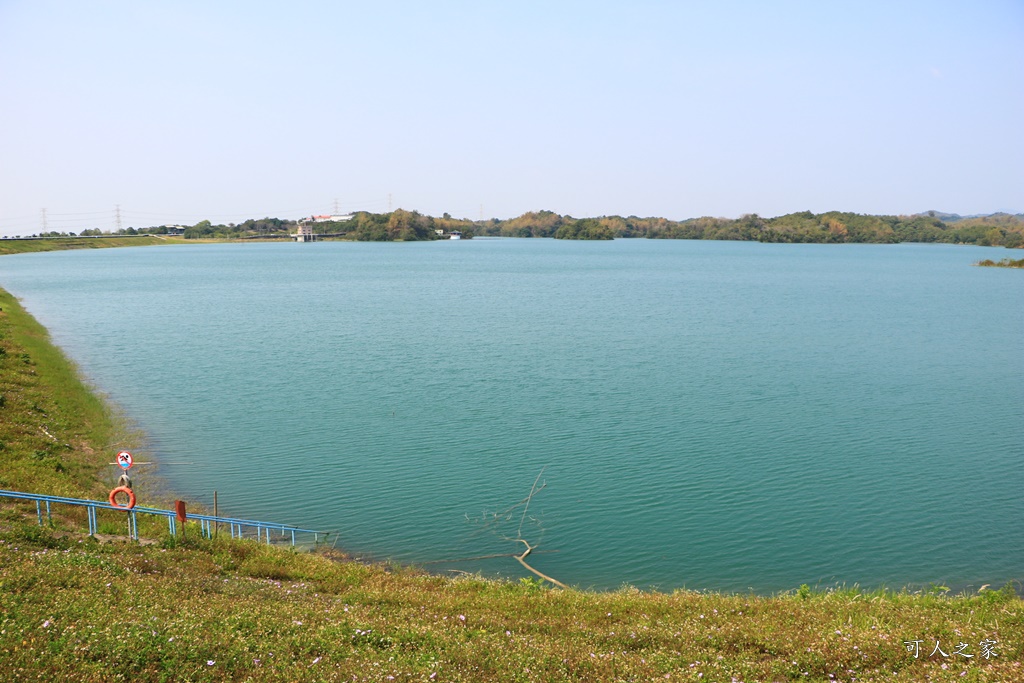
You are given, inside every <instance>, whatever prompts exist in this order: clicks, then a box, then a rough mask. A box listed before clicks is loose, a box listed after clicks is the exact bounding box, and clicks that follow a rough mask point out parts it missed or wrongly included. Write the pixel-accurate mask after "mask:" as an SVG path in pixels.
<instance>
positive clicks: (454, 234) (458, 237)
mask: <svg viewBox="0 0 1024 683" xmlns="http://www.w3.org/2000/svg"><path fill="white" fill-rule="evenodd" d="M448 239H450V240H461V239H462V233H461V232H459V231H458V230H452V234H451V237H449V238H448Z"/></svg>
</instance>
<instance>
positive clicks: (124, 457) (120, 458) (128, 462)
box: [117, 451, 135, 470]
mask: <svg viewBox="0 0 1024 683" xmlns="http://www.w3.org/2000/svg"><path fill="white" fill-rule="evenodd" d="M117 464H118V466H120V467H121V468H123V469H125V470H127V469H128V468H130V467H131V466H132V465H134V464H135V461H134V460H132V454H131V453H129V452H128V451H121V452H120V453H118V454H117Z"/></svg>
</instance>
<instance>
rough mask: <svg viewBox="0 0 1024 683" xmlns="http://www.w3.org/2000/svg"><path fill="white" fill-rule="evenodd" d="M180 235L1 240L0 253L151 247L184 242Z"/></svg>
mask: <svg viewBox="0 0 1024 683" xmlns="http://www.w3.org/2000/svg"><path fill="white" fill-rule="evenodd" d="M184 243H185V240H183V239H181V238H178V237H156V236H153V235H140V236H139V237H53V238H47V239H34V240H0V254H26V253H30V252H35V251H65V250H67V249H106V248H109V247H149V246H154V245H157V244H184Z"/></svg>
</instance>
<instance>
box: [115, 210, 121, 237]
mask: <svg viewBox="0 0 1024 683" xmlns="http://www.w3.org/2000/svg"><path fill="white" fill-rule="evenodd" d="M114 222H115V224H116V225H117V231H118V232H121V205H120V204H118V205H117V207H116V208H115V209H114Z"/></svg>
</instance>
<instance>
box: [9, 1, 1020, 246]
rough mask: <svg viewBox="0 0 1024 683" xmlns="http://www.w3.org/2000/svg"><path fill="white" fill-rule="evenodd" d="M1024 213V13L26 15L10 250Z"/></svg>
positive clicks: (14, 105) (244, 9)
mask: <svg viewBox="0 0 1024 683" xmlns="http://www.w3.org/2000/svg"><path fill="white" fill-rule="evenodd" d="M389 194H390V195H391V196H392V197H393V204H394V207H396V208H397V207H403V208H407V209H418V210H420V211H423V212H426V213H430V214H434V215H440V214H441V213H442V212H445V211H447V212H450V213H452V214H453V215H456V216H460V217H462V216H465V217H471V218H477V217H479V215H480V212H481V205H482V211H483V214H484V216H485V217H492V216H497V217H510V216H514V215H518V214H520V213H522V212H524V211H529V210H536V209H550V210H553V211H557V212H560V213H568V214H571V215H573V216H587V215H602V214H621V215H630V214H636V215H645V216H646V215H659V216H666V217H669V218H675V219H683V218H690V217H694V216H700V215H715V216H727V217H736V216H739V215H742V214H744V213H759V214H761V215H765V216H774V215H779V214H783V213H788V212H791V211H801V210H805V209H810V210H812V211H826V210H832V209H836V210H846V211H856V212H860V213H913V212H917V211H923V210H926V209H939V210H943V211H951V212H957V213H961V214H967V213H988V212H992V211H998V210H1011V211H1024V2H1022V1H1021V0H976V1H974V2H968V1H967V0H958V1H955V2H951V1H944V0H927V1H922V2H911V1H902V0H888V1H880V2H876V1H873V0H861V1H857V2H828V1H824V0H815V1H813V2H742V1H716V2H711V1H708V2H682V1H680V2H669V1H653V0H630V1H629V2H602V1H600V0H590V1H588V2H557V1H556V0H548V1H546V2H532V1H529V0H528V1H522V0H517V1H516V2H508V1H507V0H506V1H504V2H488V1H482V0H475V1H472V2H470V1H466V2H443V1H434V2H422V3H414V2H401V1H387V0H385V1H380V0H378V1H376V2H327V1H322V2H321V1H315V2H301V1H299V2H255V1H251V0H247V1H245V2H228V1H217V2H210V1H194V2H193V1H178V2H145V1H142V0H96V1H92V2H75V1H71V0H67V1H56V0H54V1H50V0H0V234H28V233H32V232H37V231H39V230H40V229H41V226H42V222H41V221H42V218H41V209H43V208H45V209H46V210H47V223H48V228H49V229H51V230H74V231H76V232H77V231H80V230H81V229H84V228H87V227H101V228H105V229H106V228H112V227H113V226H114V207H115V206H116V205H120V207H121V211H122V216H123V221H124V222H123V225H124V227H128V226H129V225H133V226H136V227H139V226H146V225H159V224H162V223H166V222H181V223H190V224H191V223H195V222H197V221H198V220H200V219H202V218H210V219H211V220H213V221H214V222H229V221H235V222H237V221H240V220H242V219H244V218H248V217H262V216H266V215H271V216H280V217H282V218H296V217H299V216H302V215H309V214H311V213H321V212H329V211H331V210H332V209H333V204H334V201H335V200H337V202H338V204H339V205H340V208H341V209H342V210H353V209H367V210H372V211H382V210H386V209H387V206H388V195H389Z"/></svg>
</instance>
